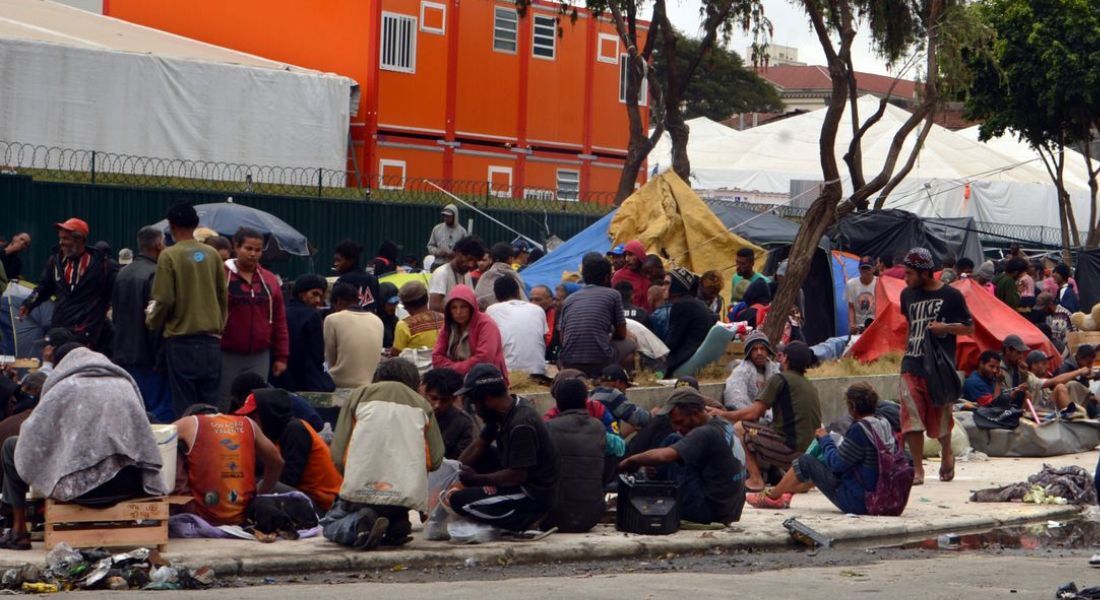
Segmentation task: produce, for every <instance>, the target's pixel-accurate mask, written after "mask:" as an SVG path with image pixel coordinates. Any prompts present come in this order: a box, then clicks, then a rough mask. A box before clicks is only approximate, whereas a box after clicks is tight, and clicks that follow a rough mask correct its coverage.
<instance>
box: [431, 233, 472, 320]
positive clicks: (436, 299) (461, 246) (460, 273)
mask: <svg viewBox="0 0 1100 600" xmlns="http://www.w3.org/2000/svg"><path fill="white" fill-rule="evenodd" d="M483 256H486V253H485V246H483V245H482V243H481V239H480V238H478V237H477V236H473V235H471V236H467V237H464V238H462V239H460V240H458V243H457V244H455V247H454V258H452V259H451V260H449V261H447V263H446V264H444V265H443V266H442V267H439V268H438V269H436V270H435V271H432V278H431V280H430V281H429V282H428V307H429V308H430V309H432V310H434V311H436V312H441V313H446V312H447V311H445V310H443V307H444V306H445V305H446V302H445V300H446V299H447V298H449V297H450V294H451V291H452V290H454V289H455V288H456V287H458V286H460V285H464V286H466V287H468V288H470V293H471V294H473V289H474V284H475V283H476V282H475V281H474V278H473V275H472V274H471V271H473V270H474V269H476V268H477V263H478V260H479V259H481V257H483ZM474 302H475V307H476V306H478V305H477V304H476V302H477V301H476V294H475V301H474Z"/></svg>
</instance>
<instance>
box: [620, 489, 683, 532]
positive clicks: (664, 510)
mask: <svg viewBox="0 0 1100 600" xmlns="http://www.w3.org/2000/svg"><path fill="white" fill-rule="evenodd" d="M615 529H618V530H619V531H625V532H627V533H640V534H643V535H668V534H670V533H676V532H677V531H679V530H680V490H679V488H677V487H676V484H675V483H674V482H671V481H649V480H644V479H634V478H633V477H631V476H628V475H619V497H618V499H617V502H616V507H615Z"/></svg>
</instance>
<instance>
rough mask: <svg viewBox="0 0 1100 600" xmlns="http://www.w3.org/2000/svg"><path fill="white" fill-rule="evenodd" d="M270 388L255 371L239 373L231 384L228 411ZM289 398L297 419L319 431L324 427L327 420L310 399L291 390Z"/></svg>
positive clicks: (292, 411) (288, 393) (232, 410)
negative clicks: (255, 393) (254, 393)
mask: <svg viewBox="0 0 1100 600" xmlns="http://www.w3.org/2000/svg"><path fill="white" fill-rule="evenodd" d="M270 388H271V385H270V384H268V383H267V382H266V381H264V378H263V377H260V376H259V375H257V374H255V373H242V374H240V375H238V376H237V378H236V379H234V380H233V383H232V384H230V386H229V396H230V401H229V411H228V412H230V413H233V412H235V411H236V410H237V409H238V408H240V407H242V406H244V403H245V400H248V397H249V396H250V395H252V393H253V392H256V391H259V390H267V389H270ZM287 398H288V399H289V400H290V410H291V413H292V414H293V416H294V418H295V419H301V420H303V421H305V422H306V423H308V424H309V426H310V427H312V428H313V430H314V431H317V432H318V433H319V432H320V431H321V430H322V429H324V427H325V420H324V419H322V418H321V415H320V413H318V412H317V409H316V408H313V405H312V404H310V403H309V400H306V399H305V398H303V397H301V396H299V395H298V394H295V393H294V392H289V391H288V392H287Z"/></svg>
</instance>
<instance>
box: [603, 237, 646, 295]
mask: <svg viewBox="0 0 1100 600" xmlns="http://www.w3.org/2000/svg"><path fill="white" fill-rule="evenodd" d="M623 250H624V251H625V252H626V266H624V267H623V268H621V269H619V270H618V271H616V272H615V275H614V276H613V277H612V278H611V286H612V287H615V285H616V284H618V283H619V282H620V281H629V282H630V285H633V286H634V306H637V307H639V308H642V309H645V310H646V311H647V312H648V311H650V310H653V307H651V306H650V305H649V286H650V281H649V277H646V275H645V273H643V272H642V266H643V265H644V264H645V259H646V254H645V246H643V245H642V243H641V242H639V241H638V240H630V241H629V242H627V243H626V245H625V246H623Z"/></svg>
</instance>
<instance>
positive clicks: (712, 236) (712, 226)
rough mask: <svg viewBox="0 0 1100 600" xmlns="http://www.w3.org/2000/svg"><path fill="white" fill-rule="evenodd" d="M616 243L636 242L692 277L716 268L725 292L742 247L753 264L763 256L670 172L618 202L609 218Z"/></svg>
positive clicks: (761, 252)
mask: <svg viewBox="0 0 1100 600" xmlns="http://www.w3.org/2000/svg"><path fill="white" fill-rule="evenodd" d="M610 232H611V238H612V240H613V241H614V242H615V243H616V244H625V243H626V242H628V241H630V240H638V241H640V242H641V243H642V245H644V246H645V247H646V251H647V252H649V253H650V254H657V255H659V256H662V257H665V258H668V259H669V260H671V261H672V262H674V263H676V264H678V265H680V266H683V267H685V268H687V269H689V270H691V271H692V272H693V273H697V274H698V273H704V272H706V271H710V270H717V271H720V272H721V273H722V280H723V282H724V287H725V288H729V283H730V280H731V279H732V277H733V272H734V270H735V268H736V264H735V262H734V257H735V255H736V254H737V251H738V250H740V249H741V248H752V250H753V252H754V253H755V254H756V266H757V268H762V267H763V266H764V262H765V260H766V258H767V253H766V252H765V251H764V249H763V248H761V247H760V246H757V245H755V244H753V243H751V242H749V241H748V240H746V239H745V238H742V237H740V236H738V235H735V234H733V233H730V232H729V230H727V229H726V226H725V225H724V224H723V223H722V221H720V220H719V219H718V217H716V216H714V213H713V212H711V210H710V209H709V208H707V205H706V203H704V202H703V201H702V200H701V199H700V198H699V196H697V195H696V194H695V192H693V191H692V190H691V188H690V187H688V185H687V184H686V183H684V181H683V180H682V179H680V178H679V177H677V176H676V173H674V172H672V171H666V172H664V173H662V174H661V175H659V176H657V177H654V178H653V179H651V180H650V181H649V183H647V184H645V186H643V187H642V188H641V189H639V190H638V191H636V192H634V193H633V194H632V195H631V196H630V197H629V198H627V199H626V200H624V201H623V203H622V206H620V207H619V210H618V211H616V212H615V216H614V217H613V218H612V220H611V228H610Z"/></svg>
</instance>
